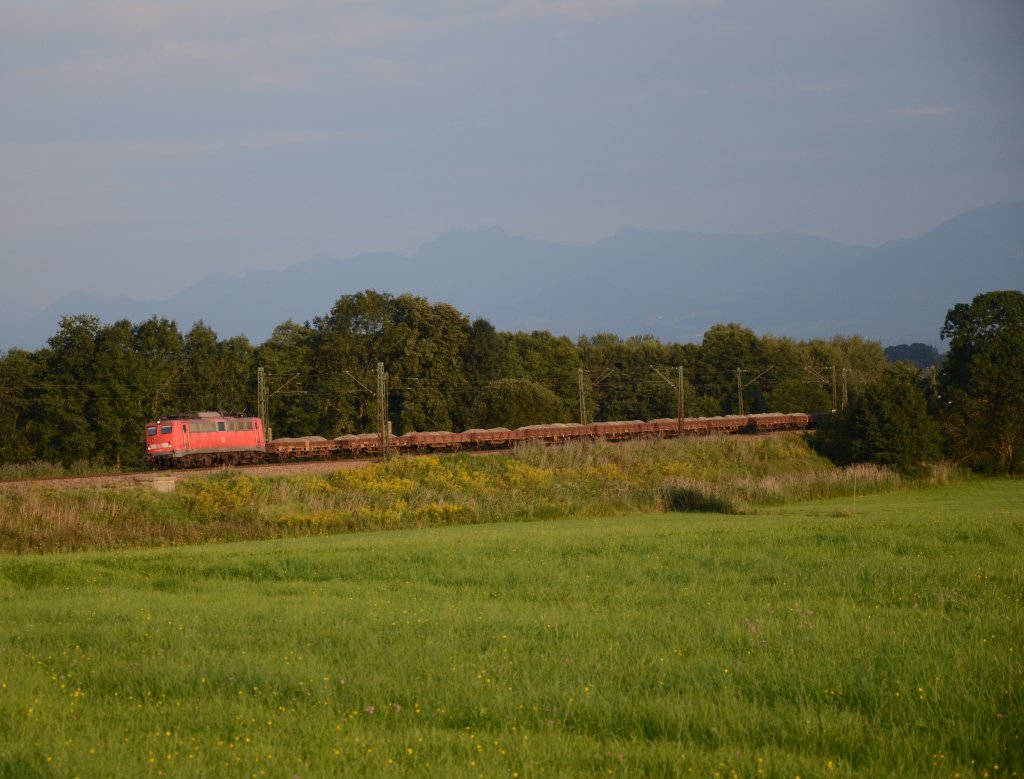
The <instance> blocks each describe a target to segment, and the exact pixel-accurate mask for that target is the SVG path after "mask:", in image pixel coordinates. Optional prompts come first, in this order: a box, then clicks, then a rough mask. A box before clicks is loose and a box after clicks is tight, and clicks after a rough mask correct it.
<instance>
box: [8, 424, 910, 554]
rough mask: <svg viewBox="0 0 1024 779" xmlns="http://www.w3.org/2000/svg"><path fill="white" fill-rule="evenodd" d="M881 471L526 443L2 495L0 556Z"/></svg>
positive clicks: (688, 503)
mask: <svg viewBox="0 0 1024 779" xmlns="http://www.w3.org/2000/svg"><path fill="white" fill-rule="evenodd" d="M897 482H898V477H897V476H895V475H894V474H892V473H888V472H885V471H881V470H880V469H877V468H873V467H871V466H858V467H856V468H853V469H847V470H842V469H837V468H835V467H834V466H833V465H831V464H830V463H829V462H828V461H827V460H824V459H823V458H821V457H818V456H817V455H815V454H814V453H812V452H811V451H810V450H809V449H808V447H807V446H806V444H805V443H804V441H803V440H802V439H801V438H800V437H799V436H797V435H792V436H781V437H776V438H772V439H770V440H757V439H755V440H750V439H746V438H710V439H685V440H683V441H649V442H642V443H631V444H622V445H614V446H613V445H608V444H596V445H566V446H557V447H541V446H533V447H525V448H522V449H519V450H517V451H516V452H515V453H514V455H513V456H508V457H506V456H493V457H470V456H460V457H420V458H411V457H403V458H398V459H395V460H392V461H389V462H387V463H382V464H376V465H373V466H370V467H367V468H360V469H358V470H338V471H335V472H333V473H321V474H315V475H314V474H310V475H305V476H291V477H276V478H256V477H253V476H250V475H248V474H247V473H244V472H242V473H237V472H225V473H222V474H220V475H218V476H214V477H202V478H194V479H188V480H186V481H185V482H183V483H181V484H179V485H178V487H177V490H176V491H175V492H174V493H173V494H163V493H157V492H154V491H152V490H147V489H145V488H137V489H79V490H52V489H45V488H32V489H9V490H0V552H5V551H7V552H10V551H14V552H53V551H61V552H67V551H77V550H85V549H117V548H128V547H139V546H162V545H167V544H182V543H201V542H204V541H238V540H249V539H255V538H277V537H287V536H308V535H327V534H331V533H344V532H352V531H365V530H380V529H398V528H411V527H431V526H441V525H464V524H475V523H481V522H504V521H520V520H529V519H555V518H564V517H569V516H599V515H604V516H607V515H615V514H629V513H644V512H654V511H661V510H664V509H666V508H691V509H692V508H698V509H705V510H706V509H714V510H731V511H742V510H748V509H749V508H750V507H751V506H761V505H768V504H772V503H779V502H783V501H787V500H794V499H803V498H807V497H823V496H826V495H840V494H847V493H851V492H852V490H853V487H854V484H855V483H856V484H858V485H859V489H860V490H861V491H862V492H863V491H865V490H879V489H889V488H892V487H893V486H895V485H896V483H897Z"/></svg>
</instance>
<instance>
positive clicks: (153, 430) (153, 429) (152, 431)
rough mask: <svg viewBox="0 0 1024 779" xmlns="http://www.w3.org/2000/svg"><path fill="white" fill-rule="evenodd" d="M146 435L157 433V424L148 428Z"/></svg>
mask: <svg viewBox="0 0 1024 779" xmlns="http://www.w3.org/2000/svg"><path fill="white" fill-rule="evenodd" d="M146 435H156V425H153V426H152V427H147V428H146Z"/></svg>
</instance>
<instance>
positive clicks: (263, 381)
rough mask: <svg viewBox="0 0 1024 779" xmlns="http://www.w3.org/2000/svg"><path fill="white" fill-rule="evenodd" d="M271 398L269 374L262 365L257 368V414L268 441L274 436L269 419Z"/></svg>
mask: <svg viewBox="0 0 1024 779" xmlns="http://www.w3.org/2000/svg"><path fill="white" fill-rule="evenodd" d="M269 399H270V396H269V394H268V393H267V374H266V372H265V371H264V370H263V366H262V365H261V366H260V367H259V368H257V369H256V416H258V417H259V418H260V422H261V423H262V424H263V437H264V439H265V440H267V441H272V440H273V436H272V435H271V430H270V425H269V421H270V420H268V419H267V406H268V405H269V404H268V401H269Z"/></svg>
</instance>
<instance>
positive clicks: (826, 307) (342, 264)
mask: <svg viewBox="0 0 1024 779" xmlns="http://www.w3.org/2000/svg"><path fill="white" fill-rule="evenodd" d="M1022 288H1024V202H1011V203H999V204H996V205H992V206H988V207H985V208H981V209H978V210H976V211H971V212H968V213H965V214H961V215H960V216H957V217H954V218H953V219H950V220H949V221H947V222H945V223H943V224H941V225H939V226H938V227H936V228H935V229H934V230H932V231H930V232H928V233H926V234H924V235H921V236H918V237H916V238H911V239H907V240H902V241H894V242H891V243H887V244H884V245H882V246H878V247H865V246H853V245H848V244H844V243H839V242H835V241H829V240H824V239H821V238H814V237H811V236H807V235H800V234H796V233H786V232H779V233H770V234H762V235H732V234H713V233H692V232H670V231H658V230H642V229H634V228H629V229H625V230H622V231H620V232H618V233H616V234H615V235H613V236H611V237H609V238H606V239H604V240H602V241H598V242H597V243H593V244H590V245H586V246H569V245H562V244H557V243H551V242H546V241H537V240H530V239H527V238H522V237H517V236H512V235H508V234H506V233H505V232H504V231H503V230H501V229H500V228H483V229H473V230H455V231H452V232H449V233H446V234H444V235H442V236H441V237H439V238H437V239H436V240H433V241H431V242H429V243H426V244H424V245H423V246H421V247H420V249H419V250H418V251H416V253H415V254H413V255H412V256H411V257H407V256H403V255H399V254H391V253H376V254H361V255H357V256H355V257H351V258H349V259H337V258H334V257H330V256H326V255H323V256H318V257H315V258H313V259H310V260H308V261H306V262H302V263H299V264H297V265H294V266H292V267H290V268H288V269H286V270H282V271H271V270H253V271H250V272H248V273H246V274H245V275H243V276H240V277H239V276H230V275H226V274H219V273H217V274H212V275H210V276H207V277H206V278H204V279H202V280H201V281H200V282H198V283H197V284H195V285H194V286H192V287H190V288H188V289H185V290H183V291H181V292H179V293H177V294H175V295H172V296H170V297H167V298H166V299H163V300H133V299H131V298H128V297H123V296H122V297H111V298H103V297H95V296H92V295H88V294H85V293H81V292H78V293H72V294H70V295H67V296H65V297H63V298H61V299H60V300H58V301H57V302H55V303H53V304H52V305H50V306H47V307H46V308H45V309H42V310H35V309H33V308H31V307H30V306H27V305H25V304H24V303H23V302H21V301H19V300H17V299H14V298H11V297H8V296H3V295H0V351H2V350H4V349H7V348H10V347H14V346H18V347H22V348H27V349H35V348H39V347H40V346H43V345H44V344H45V343H46V339H47V338H49V337H50V336H52V335H53V334H54V333H55V332H56V331H57V323H58V322H59V319H60V317H61V316H63V315H66V314H79V313H88V314H94V315H96V316H98V317H99V318H100V320H101V321H103V322H108V323H109V322H113V321H116V320H118V319H129V320H131V321H133V322H140V321H143V320H145V319H148V318H149V317H151V316H154V315H156V316H162V317H167V318H169V319H173V320H176V321H177V322H178V324H179V327H181V329H183V330H187V329H188V328H189V327H190V326H191V324H192V323H193V322H194V321H196V320H199V319H202V320H203V321H204V322H206V324H208V325H210V326H211V327H212V328H213V329H214V330H216V331H217V333H218V335H219V336H220V337H222V338H225V337H229V336H233V335H239V334H244V335H246V336H248V337H249V339H250V340H252V341H253V342H254V343H261V342H262V341H264V340H265V339H266V338H268V337H269V336H270V334H271V332H272V331H273V329H274V327H275V326H277V325H278V324H280V323H282V322H284V321H286V320H288V319H292V320H295V321H298V322H302V321H309V320H312V319H313V318H314V317H315V316H322V315H325V314H327V313H328V312H329V311H330V309H331V307H332V305H333V304H334V302H335V301H336V300H337V299H338V298H339V297H340V296H341V295H345V294H350V293H354V292H359V291H361V290H364V289H376V290H379V291H383V292H391V293H393V294H396V295H397V294H400V293H403V292H411V293H414V294H417V295H421V296H424V297H426V298H429V299H430V300H431V301H434V302H441V301H443V302H446V303H451V304H452V305H454V306H455V307H456V308H457V309H459V310H460V311H462V312H463V313H465V314H468V315H470V316H471V317H474V318H475V317H483V318H486V319H488V320H489V321H490V322H491V323H492V324H493V325H494V326H495V327H497V328H498V329H499V330H505V331H517V330H527V331H531V330H549V331H551V332H552V333H554V334H556V335H569V336H571V337H573V338H575V337H577V336H578V335H581V334H584V335H593V334H596V333H601V332H604V333H617V334H618V335H620V336H623V337H628V336H631V335H642V334H651V335H654V336H657V337H658V338H660V339H662V340H664V341H677V342H690V341H698V342H699V341H700V339H701V337H702V335H703V333H704V331H705V330H707V329H708V328H709V327H710V326H711V325H713V324H715V323H719V322H738V323H740V324H742V325H744V326H746V327H749V328H751V329H753V330H754V331H756V332H758V333H761V334H764V333H772V334H775V335H779V336H790V337H793V338H797V339H806V338H816V337H826V338H827V337H830V336H832V335H836V334H842V335H861V336H864V337H867V338H871V339H874V340H879V341H881V342H883V344H896V343H913V342H921V343H926V344H934V345H939V343H940V341H939V329H940V328H941V326H942V323H943V321H944V319H945V316H946V312H947V311H948V310H949V309H950V308H951V307H952V306H954V305H955V304H957V303H966V302H970V300H971V298H973V297H974V296H975V295H977V294H979V293H981V292H987V291H990V290H996V289H1022Z"/></svg>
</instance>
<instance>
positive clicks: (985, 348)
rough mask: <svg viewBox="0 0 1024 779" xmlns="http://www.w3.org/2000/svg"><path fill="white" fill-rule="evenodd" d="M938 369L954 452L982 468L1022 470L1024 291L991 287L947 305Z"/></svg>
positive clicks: (946, 426)
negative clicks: (943, 356) (968, 299)
mask: <svg viewBox="0 0 1024 779" xmlns="http://www.w3.org/2000/svg"><path fill="white" fill-rule="evenodd" d="M941 336H942V338H943V340H945V339H949V353H948V355H947V356H946V362H945V364H944V365H943V368H942V372H941V374H940V383H939V386H940V393H941V401H942V403H943V404H944V405H943V406H942V407H941V408H942V420H943V423H944V426H945V430H946V437H947V442H948V446H949V449H950V453H951V454H952V455H953V456H954V457H955V458H956V459H957V460H959V461H961V462H964V463H967V464H969V465H971V466H972V467H974V468H977V469H978V470H982V471H988V472H996V473H1021V472H1022V471H1024V293H1021V292H1018V291H1001V292H987V293H985V294H982V295H978V296H977V297H975V298H974V299H973V300H972V301H971V303H970V304H969V305H968V304H965V303H959V304H957V305H956V306H954V307H953V308H952V309H950V310H949V313H948V314H947V315H946V321H945V323H944V324H943V326H942V331H941Z"/></svg>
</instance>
